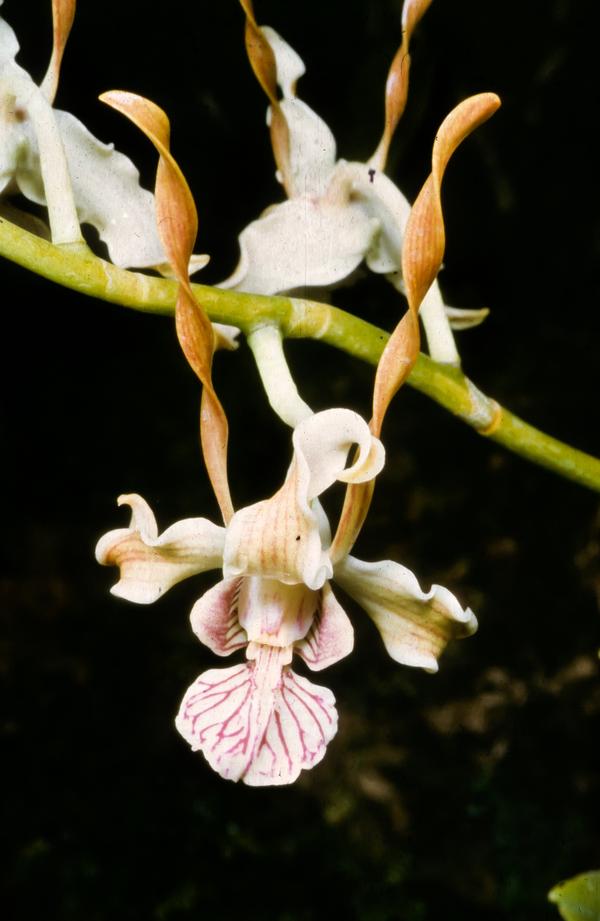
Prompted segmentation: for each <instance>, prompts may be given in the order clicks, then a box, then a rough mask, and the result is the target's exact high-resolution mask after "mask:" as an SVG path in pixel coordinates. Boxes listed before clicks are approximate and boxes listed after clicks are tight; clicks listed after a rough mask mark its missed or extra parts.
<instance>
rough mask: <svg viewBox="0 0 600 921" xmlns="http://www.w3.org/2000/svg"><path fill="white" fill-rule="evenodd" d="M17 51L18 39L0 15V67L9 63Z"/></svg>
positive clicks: (0, 4)
mask: <svg viewBox="0 0 600 921" xmlns="http://www.w3.org/2000/svg"><path fill="white" fill-rule="evenodd" d="M0 6H2V3H1V2H0ZM18 53H19V40H18V39H17V36H16V35H15V33H14V31H13V29H11V27H10V26H9V24H8V23H7V22H6V20H5V19H3V18H2V17H1V16H0V67H4V66H5V65H6V64H11V63H12V62H13V61H14V59H15V58H16V56H17V54H18Z"/></svg>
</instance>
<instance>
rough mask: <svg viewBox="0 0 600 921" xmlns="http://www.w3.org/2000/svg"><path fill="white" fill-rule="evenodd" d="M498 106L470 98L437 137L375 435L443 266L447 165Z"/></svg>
mask: <svg viewBox="0 0 600 921" xmlns="http://www.w3.org/2000/svg"><path fill="white" fill-rule="evenodd" d="M499 105H500V100H499V98H498V96H496V95H495V94H494V93H480V94H478V95H477V96H470V97H469V98H468V99H465V100H464V101H463V102H461V103H460V104H459V105H458V106H456V108H455V109H453V110H452V112H450V114H449V115H448V116H447V117H446V118H445V119H444V121H443V122H442V125H441V126H440V128H439V131H438V133H437V135H436V138H435V142H434V145H433V152H432V169H431V173H430V175H429V177H428V178H427V180H426V182H425V184H424V185H423V188H422V189H421V191H420V193H419V195H418V197H417V200H416V201H415V203H414V205H413V207H412V210H411V213H410V216H409V219H408V223H407V226H406V232H405V235H404V242H403V246H402V277H403V279H404V284H405V287H406V297H407V300H408V310H407V312H406V314H405V315H404V316H403V318H402V320H401V321H400V323H399V324H398V326H397V327H396V329H395V330H394V332H393V333H392V335H391V337H390V339H389V341H388V343H387V345H386V347H385V349H384V351H383V354H382V356H381V359H380V361H379V364H378V366H377V373H376V375H375V386H374V393H373V420H372V429H373V432H374V434H376V435H379V433H380V432H381V426H382V424H383V418H384V416H385V413H386V411H387V408H388V406H389V403H390V400H391V399H392V397H393V396H394V394H395V393H396V391H397V390H398V389H399V388H400V387H401V386H402V384H403V383H404V381H405V380H406V378H407V377H408V375H409V374H410V372H411V370H412V367H413V365H414V363H415V361H416V360H417V357H418V354H419V346H420V335H419V323H418V313H419V308H420V306H421V303H422V301H423V298H424V297H425V295H426V294H427V292H428V290H429V288H430V287H431V285H432V283H433V281H434V279H435V277H436V275H437V273H438V271H439V269H440V266H441V264H442V259H443V256H444V249H445V245H446V234H445V229H444V217H443V213H442V202H441V186H442V179H443V177H444V172H445V170H446V166H447V165H448V161H449V160H450V157H451V156H452V154H453V153H454V151H455V150H456V149H457V147H458V146H459V145H460V144H461V142H462V141H463V140H464V139H465V138H466V137H467V136H468V135H469V134H470V133H471V132H472V131H473V130H474V129H475V128H477V127H478V125H480V124H482V123H483V122H484V121H486V120H487V119H488V118H490V116H491V115H493V113H494V112H495V111H496V109H497V108H498V106H499Z"/></svg>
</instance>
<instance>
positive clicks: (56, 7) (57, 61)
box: [40, 0, 76, 103]
mask: <svg viewBox="0 0 600 921" xmlns="http://www.w3.org/2000/svg"><path fill="white" fill-rule="evenodd" d="M75 6H76V0H52V55H51V57H50V63H49V65H48V70H47V71H46V75H45V76H44V79H43V80H42V83H41V86H40V89H41V91H42V93H43V94H44V96H45V97H46V99H47V100H48V102H49V103H52V102H54V97H55V96H56V90H57V88H58V78H59V76H60V65H61V63H62V59H63V54H64V52H65V46H66V44H67V39H68V37H69V33H70V31H71V26H72V25H73V20H74V18H75Z"/></svg>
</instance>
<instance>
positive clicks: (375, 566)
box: [96, 409, 476, 786]
mask: <svg viewBox="0 0 600 921" xmlns="http://www.w3.org/2000/svg"><path fill="white" fill-rule="evenodd" d="M353 444H355V445H357V446H358V453H357V456H356V459H355V461H354V463H353V464H352V465H351V466H350V467H345V463H346V457H347V455H348V451H349V449H350V447H351V446H352V445H353ZM293 446H294V455H293V460H292V463H291V465H290V468H289V470H288V473H287V477H286V480H285V482H284V484H283V486H282V488H281V489H280V490H279V491H278V492H277V493H276V494H275V495H274V496H273V497H272V498H271V499H268V500H266V501H263V502H258V503H257V504H255V505H251V506H249V507H248V508H245V509H242V510H240V511H238V512H237V513H235V514H234V515H233V518H232V519H231V520H230V522H229V524H228V525H227V527H219V526H217V525H215V524H213V523H211V522H210V521H207V520H206V519H203V518H190V519H185V520H183V521H179V522H177V523H176V524H174V525H172V526H171V527H170V528H168V529H167V530H166V531H165V532H164V533H163V534H159V533H158V527H157V524H156V521H155V518H154V515H153V514H152V511H151V510H150V508H149V506H148V505H147V503H146V502H145V501H144V500H143V499H142V498H141V497H140V496H137V495H128V496H121V498H120V499H119V504H122V505H128V506H130V508H131V510H132V517H131V523H130V525H129V527H127V528H121V529H118V530H115V531H110V532H109V533H108V534H106V535H104V537H102V538H101V540H100V541H99V543H98V546H97V548H96V556H97V559H98V561H99V562H100V563H103V564H112V565H117V566H119V568H120V580H119V582H118V583H117V584H116V585H115V586H113V588H112V592H113V594H115V595H118V596H119V597H121V598H125V599H127V600H129V601H135V602H138V603H140V604H148V603H151V602H153V601H155V600H156V599H157V598H159V597H161V596H162V595H163V594H164V593H165V592H166V591H167V590H168V589H169V588H171V587H172V586H173V585H175V584H176V583H177V582H179V581H181V580H182V579H185V578H187V577H188V576H192V575H194V574H196V573H200V572H204V571H206V570H209V569H217V568H219V567H222V570H223V579H222V580H221V581H220V582H218V583H217V584H216V585H215V586H214V588H211V589H209V590H208V591H207V592H206V593H205V594H204V595H203V596H202V597H201V598H200V599H199V600H198V601H197V602H196V604H195V605H194V607H193V609H192V613H191V623H192V628H193V630H194V632H195V633H196V635H197V637H198V638H199V639H200V641H201V642H202V643H204V644H205V645H207V646H208V647H209V648H210V649H211V650H212V651H213V652H214V653H216V654H217V655H219V656H228V655H230V654H233V653H236V652H239V651H241V650H245V657H246V661H245V662H240V663H239V664H236V665H233V666H231V667H229V668H222V669H210V670H209V671H206V672H204V673H203V674H201V675H200V676H199V677H198V678H197V679H196V681H195V682H194V683H193V684H192V685H191V686H190V687H189V688H188V690H187V691H186V693H185V695H184V697H183V701H182V703H181V707H180V710H179V714H178V716H177V719H176V725H177V728H178V730H179V732H180V733H181V734H182V736H183V737H184V738H185V739H186V740H187V741H188V742H189V743H190V745H191V747H192V749H194V750H198V751H202V752H203V754H204V756H205V757H206V759H207V761H208V762H209V764H210V765H211V766H212V767H213V768H214V769H215V770H216V771H217V772H218V773H219V774H220V775H221V776H222V777H225V778H227V779H230V780H243V781H244V782H245V783H246V784H250V785H253V786H263V785H269V784H287V783H291V782H292V781H294V780H295V779H296V778H297V777H298V775H299V773H300V771H301V770H303V769H308V768H311V767H313V766H314V765H315V764H317V763H318V762H319V761H320V760H321V759H322V757H323V755H324V754H325V749H326V747H327V744H328V743H329V742H330V741H331V739H332V738H333V736H334V735H335V732H336V729H337V722H338V717H337V712H336V708H335V699H334V696H333V694H332V693H331V691H330V690H328V689H327V688H324V687H320V686H317V685H314V684H313V683H312V682H310V681H309V680H308V679H307V678H305V677H303V676H302V675H299V674H296V672H295V671H293V670H292V667H291V662H292V657H293V655H294V654H296V655H297V656H299V657H300V658H301V659H303V660H304V662H305V664H306V665H307V666H308V668H310V669H311V670H313V671H319V670H321V669H323V668H325V667H327V666H328V665H332V664H334V663H335V662H337V661H339V660H340V659H342V658H343V657H344V656H346V655H347V654H348V653H349V652H350V651H351V650H352V646H353V629H352V626H351V623H350V621H349V619H348V617H347V615H346V613H345V612H344V610H343V608H342V607H341V606H340V604H339V602H338V601H337V599H336V598H335V595H334V593H333V590H332V588H331V586H330V584H329V580H330V579H331V578H332V577H333V578H335V579H336V580H337V581H338V582H339V584H340V585H341V586H342V587H343V588H344V589H345V590H346V591H347V592H348V593H349V594H350V595H351V596H352V597H354V598H355V599H356V600H357V601H358V603H359V604H360V605H362V607H363V608H364V609H365V610H366V612H367V613H368V614H369V615H370V616H371V618H372V619H373V620H374V622H375V624H376V625H377V627H378V628H379V630H380V632H381V635H382V638H383V641H384V643H385V646H386V648H387V650H388V652H389V654H390V655H391V656H392V658H393V659H395V660H396V661H397V662H401V663H403V664H407V665H415V666H420V667H422V668H425V669H427V670H429V671H435V670H437V667H438V666H437V658H438V656H439V654H440V653H441V652H442V650H443V649H444V647H445V645H446V643H447V642H448V641H449V640H450V639H451V638H453V637H460V636H466V635H468V634H470V633H472V632H473V631H474V630H475V628H476V620H475V617H474V615H473V613H472V612H471V611H470V610H469V609H468V608H467V609H463V608H462V607H461V605H460V604H459V602H458V601H457V599H456V598H455V597H454V596H453V595H452V594H451V593H450V592H449V591H447V590H446V589H444V588H441V587H440V586H436V585H434V586H433V587H432V589H431V590H430V591H429V592H427V593H425V592H423V591H422V590H421V589H420V587H419V585H418V582H417V580H416V578H415V576H414V575H413V574H412V573H411V572H410V571H409V570H408V569H406V568H405V567H403V566H400V565H399V564H398V563H394V562H391V561H389V560H388V561H385V562H381V563H364V562H361V561H360V560H357V559H354V558H353V557H351V556H349V555H346V556H344V557H343V558H342V559H341V560H339V561H335V560H334V559H332V555H330V552H329V548H330V532H329V525H328V522H327V519H326V516H325V513H324V511H323V509H322V507H321V505H320V503H319V499H318V497H319V496H320V495H321V494H322V493H323V492H324V491H325V490H326V489H327V488H328V487H329V486H331V485H332V483H333V482H335V481H336V480H341V481H343V482H346V483H364V482H367V481H369V480H371V479H373V478H374V477H375V476H376V475H377V473H379V471H380V470H381V468H382V466H383V462H384V452H383V447H382V445H381V442H380V441H379V440H378V439H377V438H375V437H374V436H373V435H372V434H371V432H370V431H369V428H368V427H367V425H366V424H365V422H364V421H363V420H362V419H361V418H360V417H359V416H357V415H356V413H354V412H352V411H351V410H347V409H332V410H327V411H325V412H321V413H318V414H316V415H313V416H311V417H309V418H308V419H305V420H304V421H303V422H301V423H300V424H299V425H298V426H297V427H296V429H295V430H294V433H293Z"/></svg>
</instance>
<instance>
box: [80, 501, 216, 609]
mask: <svg viewBox="0 0 600 921" xmlns="http://www.w3.org/2000/svg"><path fill="white" fill-rule="evenodd" d="M119 505H129V506H130V508H131V511H132V514H131V522H130V525H129V527H128V528H117V529H116V530H114V531H109V532H108V533H107V534H105V535H104V536H103V537H101V538H100V540H99V541H98V544H97V546H96V559H97V560H98V562H99V563H102V564H103V565H105V566H118V567H119V569H120V572H121V578H120V580H119V581H118V582H117V584H116V585H113V587H112V588H111V592H112V593H113V595H117V596H118V597H120V598H125V599H127V600H128V601H135V602H137V603H138V604H151V603H152V602H153V601H156V599H157V598H160V597H161V595H164V593H165V592H166V591H168V590H169V589H170V588H172V587H173V585H176V584H177V583H178V582H181V580H182V579H187V578H188V577H189V576H193V575H196V574H197V573H200V572H205V571H206V570H208V569H217V568H219V567H220V565H221V562H222V557H223V545H224V541H225V529H224V528H221V527H219V526H218V525H216V524H213V523H212V521H208V520H207V519H206V518H185V519H183V520H182V521H178V522H176V523H175V524H174V525H171V527H170V528H167V530H166V531H164V532H163V533H162V534H160V535H159V534H158V527H157V524H156V519H155V518H154V515H153V513H152V510H151V509H150V506H149V505H148V503H147V502H146V501H145V500H144V499H142V497H141V496H138V495H135V494H131V495H127V496H120V497H119Z"/></svg>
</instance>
